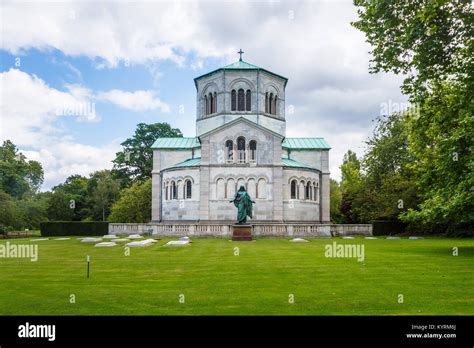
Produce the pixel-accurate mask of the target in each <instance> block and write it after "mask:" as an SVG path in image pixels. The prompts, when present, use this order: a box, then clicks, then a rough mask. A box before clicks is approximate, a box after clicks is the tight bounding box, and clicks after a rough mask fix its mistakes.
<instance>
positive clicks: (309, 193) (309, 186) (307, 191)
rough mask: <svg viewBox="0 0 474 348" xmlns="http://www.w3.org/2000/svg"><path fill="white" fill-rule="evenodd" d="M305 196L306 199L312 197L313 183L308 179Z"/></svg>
mask: <svg viewBox="0 0 474 348" xmlns="http://www.w3.org/2000/svg"><path fill="white" fill-rule="evenodd" d="M305 191H306V192H305V197H304V199H311V183H310V182H309V181H308V183H307V184H306V190H305Z"/></svg>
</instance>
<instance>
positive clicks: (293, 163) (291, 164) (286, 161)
mask: <svg viewBox="0 0 474 348" xmlns="http://www.w3.org/2000/svg"><path fill="white" fill-rule="evenodd" d="M281 162H282V164H283V167H295V168H307V169H318V168H315V167H311V166H310V165H309V164H306V163H302V162H298V161H295V160H292V159H289V158H282V159H281Z"/></svg>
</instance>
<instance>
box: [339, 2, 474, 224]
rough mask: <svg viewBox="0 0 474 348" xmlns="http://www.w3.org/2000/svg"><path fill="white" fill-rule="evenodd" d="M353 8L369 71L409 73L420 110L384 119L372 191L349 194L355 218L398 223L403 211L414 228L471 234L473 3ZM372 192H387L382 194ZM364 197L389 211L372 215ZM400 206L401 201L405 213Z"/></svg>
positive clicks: (374, 148) (372, 166)
mask: <svg viewBox="0 0 474 348" xmlns="http://www.w3.org/2000/svg"><path fill="white" fill-rule="evenodd" d="M354 4H355V5H356V6H357V7H358V15H359V20H358V21H356V22H355V23H353V25H354V26H355V27H356V28H358V29H360V30H361V31H362V32H364V33H365V35H366V38H367V41H368V42H369V43H370V44H371V45H372V48H373V50H372V56H373V59H372V61H371V72H374V73H377V72H392V73H396V74H403V75H404V76H405V80H404V83H403V85H402V90H403V92H404V93H405V94H406V95H407V96H408V98H409V100H410V102H411V103H412V105H414V106H416V107H414V108H412V109H410V110H408V111H407V112H404V113H403V115H399V116H393V115H391V116H392V117H393V121H394V122H395V123H392V122H390V120H389V121H388V122H386V121H384V122H383V123H382V124H381V125H382V127H381V128H379V129H378V132H377V135H376V137H375V138H374V139H373V140H375V143H373V142H371V141H369V148H368V152H369V153H368V154H366V155H365V157H364V159H363V162H364V170H365V171H366V172H365V173H363V174H362V177H363V180H364V182H365V181H367V182H366V183H367V184H365V183H364V184H363V185H362V187H363V189H365V191H366V192H365V194H361V193H360V191H358V193H357V194H355V195H352V196H351V195H350V194H349V198H348V202H349V204H352V206H353V207H354V209H350V211H351V212H352V215H357V216H356V218H357V219H359V220H368V219H373V218H378V217H384V218H394V217H395V216H396V215H397V208H398V209H399V213H400V214H398V218H400V219H402V220H404V221H407V222H410V223H411V224H425V225H434V226H436V225H444V226H447V227H448V229H452V228H453V226H454V228H455V226H458V227H460V228H462V229H466V228H467V229H469V228H471V230H472V228H474V226H473V222H474V190H473V187H474V177H473V175H472V173H473V169H474V147H473V140H474V136H473V134H474V127H473V126H474V116H473V111H474V104H473V101H472V96H473V95H474V89H473V83H474V79H473V71H474V64H473V61H474V40H473V38H474V35H473V34H474V32H473V28H474V26H473V24H474V23H473V21H474V14H473V10H472V6H471V4H470V2H469V1H446V0H438V1H428V0H424V1H407V2H400V1H389V0H355V1H354ZM387 127H388V128H387ZM384 128H387V129H384ZM387 130H389V132H388V133H387ZM380 135H382V136H381V137H380ZM384 138H385V140H384ZM391 147H392V148H393V150H395V151H393V150H392V151H390V148H391ZM378 148H380V149H381V150H380V151H379V149H378ZM383 152H385V153H386V155H387V156H385V155H383ZM373 155H375V156H376V158H375V160H374V158H372V157H373ZM392 162H393V163H392ZM393 164H395V166H394V165H393ZM386 166H387V167H388V169H385V168H384V167H386ZM380 173H381V174H380ZM387 174H388V176H387ZM349 182H350V181H349ZM341 186H342V184H341ZM346 186H347V185H346ZM373 188H377V189H379V188H381V189H382V190H383V191H384V193H383V195H379V194H378V192H374V191H373V190H372V189H373ZM343 194H344V191H343ZM361 197H363V201H365V203H364V204H369V205H370V203H368V202H370V201H371V200H372V201H373V203H372V205H374V206H380V207H384V209H385V213H382V211H379V212H375V211H374V213H373V214H369V215H366V214H365V211H366V209H364V208H363V206H361V205H360V202H358V201H357V199H358V198H361ZM370 197H375V198H370ZM377 197H382V198H383V200H382V201H380V200H377ZM394 200H402V202H403V204H402V207H401V208H400V205H399V204H397V205H395V204H394ZM395 206H396V207H397V208H395ZM358 209H362V211H357V210H358ZM469 226H470V227H469Z"/></svg>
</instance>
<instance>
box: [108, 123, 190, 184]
mask: <svg viewBox="0 0 474 348" xmlns="http://www.w3.org/2000/svg"><path fill="white" fill-rule="evenodd" d="M182 136H183V134H182V133H181V131H180V130H179V129H177V128H171V126H170V125H169V124H168V123H154V124H145V123H139V124H138V125H137V129H136V130H135V134H134V135H133V137H132V138H128V139H127V140H125V141H124V142H123V143H122V144H121V145H122V147H123V150H122V151H120V152H117V154H116V157H115V160H114V161H113V162H114V174H115V175H116V176H117V178H120V179H127V180H128V181H130V180H132V181H133V180H136V181H143V180H145V179H147V178H151V170H152V168H153V150H152V148H151V147H152V145H153V143H154V142H155V141H156V139H158V138H162V137H182Z"/></svg>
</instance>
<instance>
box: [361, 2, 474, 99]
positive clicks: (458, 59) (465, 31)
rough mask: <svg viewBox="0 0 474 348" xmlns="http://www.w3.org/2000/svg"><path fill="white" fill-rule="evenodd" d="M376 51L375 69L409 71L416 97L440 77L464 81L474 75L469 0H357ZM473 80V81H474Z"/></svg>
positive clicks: (408, 83)
mask: <svg viewBox="0 0 474 348" xmlns="http://www.w3.org/2000/svg"><path fill="white" fill-rule="evenodd" d="M354 5H355V6H357V8H358V9H357V13H358V16H359V20H358V21H356V22H353V23H352V25H354V26H355V27H356V28H357V29H359V30H361V31H362V32H363V33H365V35H366V39H367V42H369V43H370V44H371V45H372V47H373V50H372V51H371V54H372V56H373V59H372V60H371V63H372V65H371V67H370V71H371V72H373V73H378V72H381V71H384V72H393V73H395V74H404V75H405V76H406V79H405V81H404V84H403V91H404V92H405V94H407V95H409V96H410V97H411V99H412V101H417V99H418V97H421V98H423V97H424V96H426V95H427V94H430V88H431V87H432V86H433V85H435V84H437V83H439V82H441V81H447V80H450V81H458V82H461V81H462V83H463V84H464V83H468V81H469V80H470V79H471V77H472V72H473V70H474V69H473V61H474V52H473V49H474V44H473V33H472V28H473V27H474V23H473V21H474V16H473V14H472V5H471V2H470V1H460V0H454V1H446V0H439V1H431V0H421V1H391V0H354ZM470 83H472V82H470Z"/></svg>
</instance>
